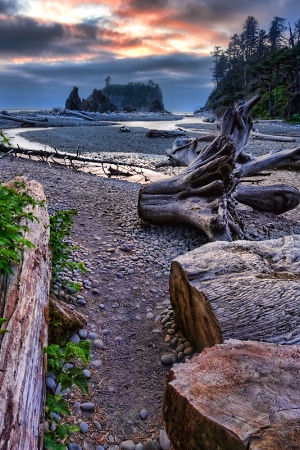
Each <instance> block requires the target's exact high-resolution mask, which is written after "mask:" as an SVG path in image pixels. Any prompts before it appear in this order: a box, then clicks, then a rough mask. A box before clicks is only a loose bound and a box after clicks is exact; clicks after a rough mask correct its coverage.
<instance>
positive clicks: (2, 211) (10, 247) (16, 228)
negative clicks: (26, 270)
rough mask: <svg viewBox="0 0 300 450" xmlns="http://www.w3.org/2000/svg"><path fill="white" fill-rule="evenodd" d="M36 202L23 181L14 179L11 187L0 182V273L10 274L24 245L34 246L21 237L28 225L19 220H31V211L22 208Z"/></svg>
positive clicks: (18, 260) (32, 218)
mask: <svg viewBox="0 0 300 450" xmlns="http://www.w3.org/2000/svg"><path fill="white" fill-rule="evenodd" d="M38 203H39V202H37V201H36V200H34V199H33V198H32V197H30V196H29V195H28V194H27V193H26V191H25V184H24V183H23V182H21V181H15V182H14V184H13V186H12V187H9V186H4V185H3V184H2V183H0V273H2V274H3V273H9V274H12V273H13V271H12V265H14V264H19V262H20V260H21V256H22V251H23V249H24V247H25V246H26V247H33V246H34V245H33V244H32V243H31V242H30V241H29V240H28V239H25V238H24V237H23V233H24V232H25V231H28V227H27V226H26V225H21V224H20V220H21V219H24V218H26V219H28V220H30V221H33V220H34V218H35V217H34V215H33V213H32V212H28V211H24V208H25V207H26V206H28V205H32V206H34V205H37V204H38Z"/></svg>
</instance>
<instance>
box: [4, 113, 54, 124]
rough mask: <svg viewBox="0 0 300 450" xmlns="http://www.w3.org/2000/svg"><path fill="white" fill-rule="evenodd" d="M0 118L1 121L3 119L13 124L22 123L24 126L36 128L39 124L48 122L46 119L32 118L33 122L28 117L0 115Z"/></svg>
mask: <svg viewBox="0 0 300 450" xmlns="http://www.w3.org/2000/svg"><path fill="white" fill-rule="evenodd" d="M0 118H1V119H5V120H11V121H13V122H19V123H23V124H25V125H30V126H31V127H37V126H41V122H42V123H44V122H48V119H47V118H46V117H45V118H38V117H36V118H34V120H33V119H32V118H31V117H30V118H27V117H19V116H12V115H11V114H4V113H2V114H0Z"/></svg>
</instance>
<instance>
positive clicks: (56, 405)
mask: <svg viewBox="0 0 300 450" xmlns="http://www.w3.org/2000/svg"><path fill="white" fill-rule="evenodd" d="M44 353H46V354H47V356H48V367H49V369H50V370H51V371H53V373H54V374H55V387H54V389H53V393H48V394H47V398H46V409H45V418H46V420H47V421H48V423H50V424H54V426H52V427H51V426H50V429H49V430H45V433H44V448H45V449H49V450H65V447H66V446H65V444H64V443H65V441H66V440H67V438H68V437H69V436H70V435H71V434H73V433H77V432H78V431H79V427H78V426H76V425H69V424H67V423H62V422H61V419H60V416H61V415H62V416H63V415H71V411H70V409H69V407H68V404H67V402H66V400H65V399H64V398H63V396H62V395H61V394H60V393H58V394H56V393H55V392H56V390H57V387H58V386H59V385H60V387H61V390H62V391H64V390H66V389H69V388H71V387H72V385H73V384H75V385H76V386H78V387H79V388H80V389H81V390H82V392H84V393H86V394H87V393H88V382H87V378H86V377H85V376H84V375H83V373H82V369H81V368H79V367H76V366H75V362H76V361H77V360H81V361H82V363H87V362H88V361H89V359H90V341H81V342H79V343H78V344H74V343H73V342H68V343H67V344H66V347H65V349H61V347H60V346H59V345H56V344H53V345H50V346H48V347H46V348H45V349H44ZM70 362H72V364H70Z"/></svg>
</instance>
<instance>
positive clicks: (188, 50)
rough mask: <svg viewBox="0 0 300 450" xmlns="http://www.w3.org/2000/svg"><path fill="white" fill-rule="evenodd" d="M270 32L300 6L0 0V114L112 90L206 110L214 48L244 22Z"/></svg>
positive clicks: (179, 108) (177, 108)
mask: <svg viewBox="0 0 300 450" xmlns="http://www.w3.org/2000/svg"><path fill="white" fill-rule="evenodd" d="M249 15H252V16H254V17H255V18H256V19H257V20H258V22H259V26H260V28H264V29H265V30H266V31H268V28H269V25H270V23H271V20H272V19H273V18H274V17H275V16H277V17H282V18H285V19H287V20H288V21H290V23H291V25H292V26H293V24H294V23H295V22H296V20H297V19H299V18H300V6H299V0H264V1H262V0H252V1H251V2H249V0H85V1H84V0H0V110H3V109H52V108H56V107H64V104H65V100H66V98H67V97H68V95H69V93H70V91H71V90H72V88H73V86H78V88H79V95H80V97H81V98H87V97H88V96H89V95H90V94H91V93H92V91H93V89H95V88H96V89H102V88H104V86H105V79H106V77H107V76H110V77H111V83H119V84H127V83H129V82H145V83H147V82H148V81H149V80H152V81H154V82H155V83H158V84H159V85H160V87H161V89H162V93H163V100H164V105H165V108H166V109H167V110H169V111H172V112H192V111H194V110H195V109H197V108H199V107H202V106H204V104H205V102H206V100H207V98H208V96H209V94H210V92H211V91H212V89H213V87H214V86H213V83H212V75H211V68H212V57H211V54H210V52H211V51H212V50H213V48H214V46H217V45H220V46H221V47H222V48H224V49H226V48H227V45H228V42H229V39H230V37H231V36H232V35H233V34H234V33H238V34H240V33H241V31H242V26H243V24H244V22H245V20H246V18H247V16H249Z"/></svg>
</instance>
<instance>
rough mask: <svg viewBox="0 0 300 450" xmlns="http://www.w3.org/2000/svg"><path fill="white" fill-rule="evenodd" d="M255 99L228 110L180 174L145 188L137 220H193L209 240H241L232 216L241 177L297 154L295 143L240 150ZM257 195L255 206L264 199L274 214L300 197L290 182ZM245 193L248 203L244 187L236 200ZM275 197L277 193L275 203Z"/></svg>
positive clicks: (234, 214) (139, 203)
mask: <svg viewBox="0 0 300 450" xmlns="http://www.w3.org/2000/svg"><path fill="white" fill-rule="evenodd" d="M259 100H260V97H259V96H255V97H253V98H252V99H251V100H249V101H248V102H246V103H245V104H243V105H242V106H240V107H239V109H238V110H236V109H235V108H230V109H228V110H227V112H226V113H225V115H224V118H223V122H222V127H221V131H220V135H219V136H218V137H217V138H215V139H214V140H213V142H212V143H211V144H209V145H208V146H207V147H206V148H205V149H203V150H202V151H201V153H200V154H199V155H198V156H197V157H196V159H194V160H193V162H192V163H191V164H189V166H188V167H186V169H184V170H183V171H182V172H181V173H179V174H178V175H176V176H174V177H172V178H169V179H167V180H163V181H159V182H155V183H151V184H149V185H146V186H143V187H142V188H141V189H140V192H139V200H138V213H139V216H140V218H141V219H143V220H145V221H146V222H150V223H154V224H181V225H184V224H192V225H194V226H196V227H197V228H199V229H200V230H201V231H203V232H204V233H205V234H206V235H207V236H208V238H209V239H210V240H227V241H231V240H232V239H236V238H242V237H243V231H242V228H241V224H240V223H239V220H238V217H237V215H236V208H237V201H236V196H237V195H238V185H239V182H240V179H241V177H242V176H245V175H246V174H247V175H249V174H251V173H255V172H257V171H260V170H262V169H266V168H270V167H271V166H272V165H276V163H278V162H279V161H282V159H285V160H286V159H287V158H291V159H292V158H293V157H294V156H295V154H297V155H299V153H300V147H299V148H298V149H294V151H289V152H286V151H283V152H278V153H275V154H272V155H271V156H269V157H266V158H263V157H262V158H257V159H255V160H252V159H251V158H250V157H249V156H248V155H245V154H244V147H245V145H246V143H247V140H248V137H249V134H250V132H251V129H252V120H251V118H250V116H249V113H250V111H251V108H252V107H253V106H254V105H255V104H256V103H257V102H258V101H259ZM194 150H195V149H194ZM195 151H196V150H195ZM256 196H258V198H256V199H255V202H253V205H255V204H257V202H259V199H263V202H262V204H261V208H263V207H264V208H266V209H265V210H266V211H268V212H270V211H271V212H274V213H276V214H278V213H280V211H281V209H282V208H281V207H279V208H276V210H274V211H272V208H273V205H274V204H275V205H278V204H279V205H282V204H283V203H284V202H285V201H286V199H287V198H288V203H289V204H290V205H291V206H292V207H293V208H294V207H295V206H297V205H298V204H299V201H300V194H299V191H298V190H297V189H296V188H294V187H293V186H289V185H281V187H280V191H279V189H278V186H277V187H276V188H274V194H273V195H272V192H270V189H269V188H268V195H265V188H264V187H259V188H257V190H256ZM246 197H247V198H248V199H249V200H247V202H246V204H248V205H251V202H252V200H251V198H252V192H248V193H247V192H246V189H245V188H243V196H240V201H241V199H242V198H246ZM273 197H276V200H275V201H274V200H273ZM279 197H281V198H280V199H279Z"/></svg>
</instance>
